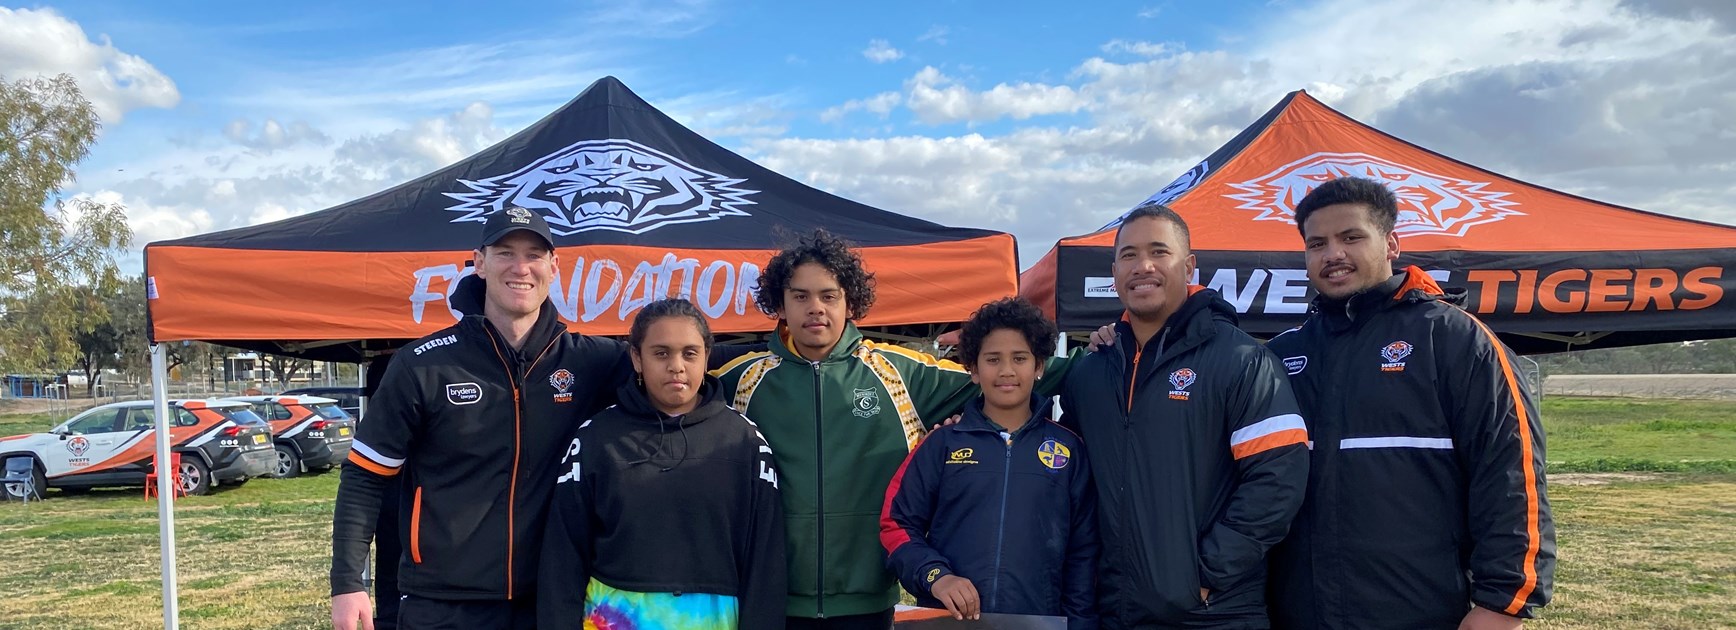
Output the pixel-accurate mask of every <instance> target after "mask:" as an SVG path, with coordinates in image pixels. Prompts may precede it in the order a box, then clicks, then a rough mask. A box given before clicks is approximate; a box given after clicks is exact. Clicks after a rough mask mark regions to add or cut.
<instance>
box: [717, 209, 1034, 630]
mask: <svg viewBox="0 0 1736 630" xmlns="http://www.w3.org/2000/svg"><path fill="white" fill-rule="evenodd" d="M754 301H755V303H756V305H758V306H759V308H760V310H762V311H764V312H765V313H766V314H768V315H772V316H775V317H777V318H778V320H779V322H778V328H777V334H776V335H775V336H774V337H773V338H772V340H771V341H770V342H769V343H768V344H767V349H766V350H765V351H762V352H754V353H751V354H748V355H745V356H742V357H740V358H737V359H736V360H734V361H731V362H730V363H729V364H727V365H725V366H723V367H722V368H719V369H718V370H717V371H715V372H713V374H715V375H716V376H717V377H718V378H719V379H720V380H721V381H722V382H723V386H724V392H725V394H726V395H727V396H728V397H729V399H730V402H731V406H733V407H735V409H736V410H738V411H740V412H742V413H743V414H744V415H747V416H748V417H750V418H753V419H754V422H756V423H758V424H759V428H760V432H761V433H762V434H764V435H765V438H766V441H767V442H768V443H770V444H771V448H772V451H773V452H774V453H775V454H776V458H777V462H778V469H779V470H778V475H779V478H778V480H779V482H780V483H781V484H783V485H782V488H781V489H782V491H783V499H784V514H785V518H786V523H787V526H786V528H785V529H786V531H787V532H788V535H789V540H790V545H789V562H790V569H789V591H790V593H789V603H788V606H787V611H788V614H789V619H788V620H787V621H788V625H787V626H786V627H787V628H789V629H790V630H800V629H807V628H826V629H828V630H836V629H850V628H874V629H875V630H885V629H886V628H889V627H891V625H892V608H893V606H894V605H895V604H897V603H898V596H899V589H898V584H897V581H896V580H895V579H894V578H893V576H892V574H891V573H890V572H888V571H887V570H886V568H885V566H886V551H885V550H884V549H883V548H881V546H880V542H879V533H880V528H879V518H880V509H881V504H882V502H884V500H885V496H886V487H887V484H888V483H889V482H890V481H891V479H892V475H893V473H894V472H896V471H897V470H898V466H899V464H901V463H903V461H904V457H905V455H906V454H908V453H909V451H910V449H912V448H914V447H915V445H916V443H917V442H918V441H920V440H921V439H922V436H923V434H924V432H925V431H926V427H927V426H929V425H932V424H935V423H936V422H938V421H940V420H942V419H944V418H946V417H947V416H950V415H952V414H954V413H957V412H958V411H959V410H960V409H962V408H963V406H964V403H965V402H966V401H968V400H970V398H971V397H972V396H974V395H975V394H976V392H977V388H976V386H975V385H973V384H972V383H971V380H970V373H969V372H967V371H966V370H965V369H964V367H963V366H960V365H959V364H957V363H953V362H951V361H943V360H939V359H936V358H934V357H932V356H929V355H927V354H923V353H921V352H916V351H912V350H907V349H905V348H901V347H898V346H893V345H890V344H883V343H878V342H874V341H870V340H867V339H864V338H863V337H862V334H861V332H860V331H858V330H857V329H856V324H855V323H854V322H855V320H857V319H860V318H862V317H865V316H866V315H867V314H868V307H869V306H871V305H872V304H873V303H874V276H873V274H870V273H868V272H867V271H866V270H864V269H863V268H862V259H861V257H860V256H858V255H857V254H856V253H855V252H853V251H851V249H850V246H849V244H848V243H846V242H845V241H843V240H841V239H839V238H837V237H834V236H832V235H830V234H828V233H826V232H825V231H823V230H817V231H815V232H814V233H813V234H810V235H808V236H806V237H804V238H802V239H801V241H800V242H799V243H797V244H796V245H795V246H794V247H791V248H787V249H785V250H783V251H781V252H779V253H778V255H777V256H775V257H773V258H772V260H771V262H770V263H768V264H767V265H766V269H765V271H764V273H763V274H762V275H761V276H760V281H759V287H758V290H757V291H756V293H755V295H754ZM1066 363H1067V362H1066V361H1064V360H1052V361H1050V365H1049V366H1048V367H1047V369H1046V370H1045V377H1046V378H1045V379H1044V381H1043V383H1048V384H1049V385H1050V387H1049V388H1048V389H1044V387H1043V385H1042V383H1040V384H1039V386H1038V393H1039V394H1040V395H1049V394H1051V393H1053V388H1054V386H1055V384H1058V383H1060V382H1061V381H1062V377H1063V376H1064V373H1065V370H1066Z"/></svg>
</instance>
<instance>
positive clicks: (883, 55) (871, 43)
mask: <svg viewBox="0 0 1736 630" xmlns="http://www.w3.org/2000/svg"><path fill="white" fill-rule="evenodd" d="M862 56H863V57H867V58H868V60H869V61H872V62H874V63H886V62H889V61H898V60H899V59H902V58H904V52H903V51H901V50H898V49H897V48H893V47H892V43H891V42H888V41H886V40H884V39H871V40H868V47H867V48H864V49H862Z"/></svg>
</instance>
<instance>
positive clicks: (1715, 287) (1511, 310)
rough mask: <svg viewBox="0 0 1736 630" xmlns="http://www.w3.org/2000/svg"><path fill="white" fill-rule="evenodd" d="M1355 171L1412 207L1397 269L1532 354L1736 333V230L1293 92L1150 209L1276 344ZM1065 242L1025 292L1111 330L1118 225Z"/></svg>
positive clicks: (1068, 320)
mask: <svg viewBox="0 0 1736 630" xmlns="http://www.w3.org/2000/svg"><path fill="white" fill-rule="evenodd" d="M1348 175H1357V176H1362V177H1370V178H1374V179H1376V180H1379V181H1382V182H1385V183H1386V185H1387V186H1388V187H1389V188H1391V189H1392V190H1393V191H1394V192H1395V193H1396V194H1397V195H1398V197H1399V222H1398V232H1399V237H1400V239H1399V248H1400V251H1401V255H1400V258H1399V260H1398V263H1397V264H1398V265H1400V266H1401V267H1402V266H1404V265H1418V266H1420V267H1422V268H1423V269H1426V270H1429V272H1430V275H1432V276H1434V277H1435V279H1436V280H1437V281H1439V282H1440V283H1441V284H1442V286H1444V287H1446V288H1447V289H1448V290H1454V289H1458V290H1462V291H1464V292H1465V299H1464V306H1465V308H1466V309H1468V310H1469V311H1470V312H1472V313H1476V314H1477V315H1479V316H1480V317H1481V318H1482V319H1483V320H1484V321H1486V322H1488V323H1489V325H1490V326H1491V327H1492V328H1494V329H1495V330H1496V331H1497V332H1499V333H1501V336H1502V338H1503V340H1505V341H1506V342H1507V343H1508V344H1509V345H1512V346H1513V347H1514V348H1515V349H1518V350H1520V351H1522V352H1553V351H1562V350H1569V349H1580V348H1588V347H1606V346H1619V345H1632V344H1641V343H1656V342H1665V341H1678V340H1690V339H1712V338H1720V337H1731V336H1736V228H1733V227H1730V226H1725V225H1718V224H1713V223H1705V222H1700V221H1693V220H1688V219H1682V218H1677V217H1671V216H1666V215H1661V214H1653V213H1649V212H1643V211H1640V210H1634V209H1630V208H1623V207H1619V206H1614V205H1610V204H1606V203H1601V202H1597V201H1593V200H1590V199H1585V198H1582V197H1576V196H1573V195H1570V194H1566V193H1562V192H1558V191H1555V190H1550V189H1547V188H1543V187H1541V186H1536V185H1532V184H1528V183H1526V182H1522V181H1519V180H1515V179H1512V178H1508V177H1503V176H1501V175H1499V174H1496V173H1492V172H1489V171H1486V170H1483V169H1480V168H1477V167H1476V166H1472V165H1469V164H1465V163H1463V162H1459V161H1456V160H1453V159H1451V158H1448V157H1445V156H1442V155H1440V154H1437V153H1434V152H1431V151H1429V150H1427V149H1424V148H1421V147H1418V146H1416V145H1412V144H1409V143H1407V142H1405V141H1403V140H1399V139H1397V138H1394V137H1392V136H1389V135H1387V134H1385V133H1383V132H1381V131H1380V130H1378V129H1375V128H1373V127H1369V126H1367V125H1364V124H1362V123H1360V122H1357V121H1356V120H1353V119H1351V118H1350V117H1348V116H1345V115H1343V114H1341V113H1339V112H1337V111H1334V110H1333V109H1331V108H1329V107H1327V106H1325V105H1323V104H1321V103H1320V102H1319V101H1317V100H1314V99H1313V98H1312V97H1310V96H1308V95H1307V94H1306V93H1303V92H1293V93H1291V94H1290V95H1289V96H1287V97H1285V98H1284V100H1283V101H1282V102H1280V103H1279V104H1278V105H1277V106H1276V107H1273V108H1272V109H1271V110H1270V111H1268V112H1266V114H1265V115H1264V116H1262V117H1261V118H1260V119H1259V120H1257V121H1256V122H1255V123H1254V124H1253V125H1252V126H1250V127H1248V128H1247V129H1245V130H1243V131H1242V133H1241V134H1239V135H1237V136H1236V137H1235V138H1234V139H1232V140H1231V141H1230V142H1229V143H1228V144H1226V145H1224V146H1223V147H1222V148H1220V149H1218V150H1217V151H1216V152H1214V153H1212V154H1211V155H1210V156H1208V157H1206V159H1204V160H1202V161H1201V162H1200V163H1199V164H1198V165H1196V166H1195V167H1194V168H1193V169H1191V170H1189V171H1188V172H1187V173H1186V174H1184V175H1182V177H1181V178H1179V179H1177V180H1175V181H1174V182H1172V183H1171V184H1169V185H1168V186H1166V187H1164V188H1163V189H1162V190H1160V191H1159V192H1158V193H1157V194H1155V195H1153V196H1152V197H1151V199H1153V200H1157V201H1161V202H1163V203H1166V204H1167V205H1169V206H1170V207H1172V208H1174V209H1175V210H1176V212H1177V213H1179V214H1181V215H1182V216H1183V217H1184V218H1185V219H1186V220H1187V222H1188V226H1189V228H1190V230H1191V232H1192V239H1193V247H1194V252H1195V254H1196V255H1197V257H1198V262H1199V277H1198V279H1197V282H1198V283H1199V284H1203V285H1206V286H1210V287H1212V288H1214V289H1217V290H1219V291H1220V292H1222V293H1223V294H1224V297H1225V298H1226V299H1228V300H1229V301H1230V302H1231V303H1232V304H1234V305H1235V306H1236V308H1237V309H1238V310H1239V311H1240V317H1241V325H1242V327H1243V328H1244V329H1246V330H1248V331H1250V332H1252V333H1255V334H1260V335H1270V334H1273V333H1277V332H1280V331H1283V330H1285V329H1288V328H1290V327H1292V326H1295V325H1296V324H1298V323H1300V322H1301V321H1302V319H1303V317H1304V316H1305V315H1306V313H1307V309H1308V301H1309V300H1310V299H1311V298H1312V297H1313V293H1312V291H1311V290H1310V289H1309V288H1308V278H1307V271H1306V265H1305V264H1304V261H1303V256H1302V239H1301V236H1300V235H1299V234H1298V232H1297V230H1296V225H1295V221H1294V215H1293V209H1294V208H1295V204H1296V202H1297V201H1299V200H1300V199H1301V198H1302V196H1303V195H1305V194H1307V193H1308V191H1310V190H1312V189H1313V188H1314V187H1315V186H1317V185H1319V184H1320V183H1321V182H1324V181H1327V180H1330V179H1334V178H1337V177H1343V176H1348ZM1118 224H1119V220H1118V221H1116V222H1112V223H1110V224H1109V225H1107V226H1105V227H1104V228H1103V229H1102V230H1099V231H1097V232H1095V233H1092V234H1086V235H1082V236H1076V237H1072V238H1066V239H1062V240H1061V241H1060V242H1058V243H1057V244H1056V246H1055V248H1054V249H1052V250H1050V252H1049V253H1048V255H1047V256H1045V257H1044V258H1043V259H1042V260H1041V261H1040V262H1038V263H1037V264H1036V265H1035V266H1034V267H1032V268H1031V269H1029V270H1027V271H1026V272H1025V274H1024V275H1023V277H1022V278H1021V293H1022V294H1023V295H1025V296H1026V297H1029V298H1031V299H1033V300H1035V301H1037V302H1038V303H1040V304H1042V305H1043V307H1044V308H1045V309H1046V310H1047V311H1048V312H1049V313H1051V314H1053V315H1055V316H1056V317H1057V320H1058V321H1059V323H1060V324H1061V327H1062V328H1063V329H1065V330H1088V329H1092V328H1096V327H1097V326H1099V325H1102V324H1103V323H1105V322H1109V321H1112V320H1114V319H1115V318H1116V317H1117V316H1118V315H1119V313H1120V311H1121V307H1120V303H1119V301H1118V300H1117V299H1116V296H1115V289H1114V286H1113V283H1112V282H1111V280H1110V275H1111V268H1110V265H1111V254H1110V250H1111V249H1112V248H1113V247H1114V240H1115V231H1114V228H1115V226H1116V225H1118Z"/></svg>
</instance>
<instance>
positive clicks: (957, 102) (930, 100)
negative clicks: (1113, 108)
mask: <svg viewBox="0 0 1736 630" xmlns="http://www.w3.org/2000/svg"><path fill="white" fill-rule="evenodd" d="M905 89H906V90H908V91H909V96H908V97H907V98H906V99H905V106H906V107H909V108H910V111H911V112H913V113H915V114H916V118H917V119H918V120H921V121H922V122H925V123H928V124H944V123H956V122H986V121H990V120H995V119H998V118H1013V119H1019V120H1022V119H1026V118H1030V117H1032V116H1041V115H1045V114H1060V113H1068V112H1075V111H1078V110H1079V109H1080V108H1082V107H1084V106H1085V104H1086V103H1085V101H1084V100H1083V99H1081V98H1080V97H1079V94H1078V93H1077V92H1076V91H1074V90H1073V88H1071V87H1067V86H1064V85H1060V86H1057V85H1043V84H1039V83H1012V84H1008V83H1002V84H999V85H996V86H994V87H993V88H990V89H989V90H987V91H984V92H977V91H973V90H971V89H970V88H967V87H965V86H963V85H961V84H959V82H958V81H956V80H954V79H952V78H951V77H948V76H946V75H944V74H941V72H940V70H937V69H935V68H934V67H933V66H928V67H925V68H923V69H922V70H921V71H920V72H917V73H916V76H914V77H912V78H911V79H910V80H909V81H906V82H905Z"/></svg>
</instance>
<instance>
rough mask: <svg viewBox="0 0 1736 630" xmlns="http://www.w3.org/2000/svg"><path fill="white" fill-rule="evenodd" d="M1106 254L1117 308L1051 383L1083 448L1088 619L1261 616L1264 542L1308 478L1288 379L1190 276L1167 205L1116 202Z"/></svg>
mask: <svg viewBox="0 0 1736 630" xmlns="http://www.w3.org/2000/svg"><path fill="white" fill-rule="evenodd" d="M1114 257H1115V258H1114V276H1115V291H1116V294H1117V295H1118V296H1119V297H1120V298H1121V303H1122V304H1123V305H1124V306H1125V307H1126V308H1127V311H1126V314H1125V315H1124V317H1123V319H1122V320H1121V321H1120V322H1118V323H1116V324H1115V325H1114V329H1113V330H1114V333H1115V335H1114V338H1113V340H1112V343H1111V345H1110V346H1109V347H1107V348H1104V349H1102V350H1099V351H1097V352H1093V353H1091V354H1089V355H1087V356H1085V357H1084V358H1081V359H1079V360H1077V361H1076V362H1075V363H1074V365H1073V368H1072V371H1071V373H1069V374H1068V376H1067V379H1066V384H1065V385H1064V386H1063V388H1062V391H1061V404H1062V407H1063V408H1064V411H1065V413H1064V415H1062V417H1061V421H1062V423H1063V424H1066V425H1069V426H1072V427H1077V428H1078V430H1079V431H1080V433H1081V434H1083V436H1084V438H1085V445H1086V448H1087V449H1088V450H1089V451H1090V457H1091V459H1092V473H1093V481H1094V482H1095V484H1096V488H1097V495H1098V503H1097V505H1098V508H1097V515H1098V532H1099V535H1100V536H1101V538H1102V550H1101V556H1100V558H1101V560H1100V562H1099V565H1098V566H1099V568H1100V570H1101V573H1100V578H1099V579H1100V581H1099V583H1098V602H1099V604H1098V607H1099V613H1100V614H1101V615H1102V627H1104V628H1152V627H1177V628H1266V627H1268V621H1267V616H1266V602H1265V587H1266V584H1265V582H1266V551H1267V550H1268V549H1269V548H1271V547H1272V545H1274V544H1277V542H1278V541H1279V540H1281V539H1282V538H1283V537H1284V534H1285V532H1286V530H1287V528H1288V527H1289V524H1290V520H1291V518H1293V517H1294V516H1295V514H1296V511H1297V510H1298V509H1299V508H1300V507H1301V504H1302V492H1303V487H1304V486H1305V485H1306V484H1307V479H1308V451H1307V446H1306V445H1307V442H1308V429H1307V427H1306V426H1304V423H1303V420H1302V416H1300V415H1298V413H1297V409H1296V401H1295V399H1294V398H1293V397H1292V395H1291V393H1290V383H1289V381H1288V379H1286V378H1285V377H1284V370H1283V368H1282V366H1281V365H1280V364H1279V363H1278V360H1277V358H1276V357H1273V356H1272V354H1271V353H1270V352H1267V351H1266V349H1265V348H1264V347H1262V346H1261V345H1260V343H1259V342H1257V341H1255V340H1254V339H1253V338H1251V337H1249V336H1248V335H1247V334H1246V333H1243V332H1242V331H1241V330H1240V329H1237V328H1236V316H1235V309H1234V308H1233V307H1231V306H1230V305H1229V304H1228V303H1227V302H1225V301H1224V300H1223V298H1221V297H1219V295H1218V293H1217V292H1216V291H1213V290H1211V289H1206V288H1202V287H1199V286H1192V285H1190V284H1189V279H1190V278H1191V277H1192V275H1193V273H1194V268H1195V261H1194V256H1193V253H1192V250H1191V246H1190V243H1189V238H1188V229H1187V223H1186V222H1185V221H1183V220H1182V218H1181V216H1179V215H1177V214H1176V213H1175V211H1173V210H1171V209H1170V208H1168V207H1165V206H1163V205H1159V204H1149V205H1144V206H1141V207H1139V208H1136V209H1134V210H1133V211H1132V212H1130V213H1129V214H1128V215H1127V217H1125V219H1124V220H1123V221H1122V223H1121V226H1120V227H1119V228H1117V229H1116V233H1115V252H1114Z"/></svg>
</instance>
